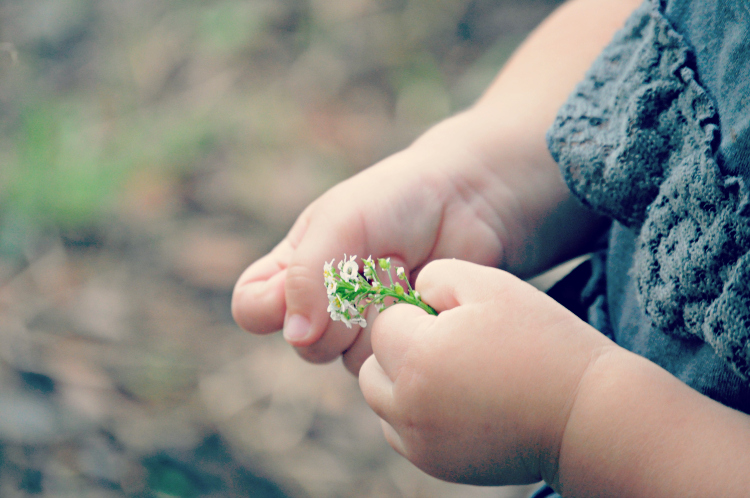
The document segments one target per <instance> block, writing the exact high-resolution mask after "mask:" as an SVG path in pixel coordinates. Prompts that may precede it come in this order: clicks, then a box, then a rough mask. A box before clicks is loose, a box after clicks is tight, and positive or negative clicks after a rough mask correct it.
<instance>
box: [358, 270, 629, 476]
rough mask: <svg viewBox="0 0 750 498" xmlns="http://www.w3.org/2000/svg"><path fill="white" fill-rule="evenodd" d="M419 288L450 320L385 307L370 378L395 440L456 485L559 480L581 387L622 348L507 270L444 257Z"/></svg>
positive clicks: (370, 398)
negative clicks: (602, 359)
mask: <svg viewBox="0 0 750 498" xmlns="http://www.w3.org/2000/svg"><path fill="white" fill-rule="evenodd" d="M416 289H417V290H418V291H419V292H420V293H421V294H422V297H423V299H424V301H425V302H427V303H429V304H430V305H431V306H433V307H434V308H435V309H436V310H438V311H439V312H440V315H439V316H437V317H436V316H431V315H428V314H427V313H425V312H424V311H422V310H421V309H419V308H417V307H415V306H410V305H406V304H400V305H396V306H393V307H391V308H389V309H387V310H386V311H384V312H383V314H382V315H381V316H380V317H379V318H377V320H376V321H375V322H374V325H373V329H372V348H373V351H374V354H373V356H371V357H370V358H369V359H368V360H367V361H366V362H365V364H364V365H363V366H362V370H361V371H360V377H359V382H360V386H361V388H362V392H363V393H364V396H365V399H366V400H367V402H368V404H369V405H370V406H371V407H372V408H373V410H374V411H375V412H376V413H377V414H378V415H379V416H380V418H381V419H382V421H383V430H384V432H385V436H386V439H387V440H388V442H389V443H390V444H391V446H393V448H394V449H395V450H396V451H398V452H399V453H401V454H402V455H403V456H404V457H406V458H407V459H409V460H410V461H411V462H412V463H414V464H415V465H416V466H417V467H419V468H420V469H422V470H424V471H425V472H427V473H429V474H431V475H433V476H435V477H438V478H441V479H444V480H448V481H455V482H463V483H471V484H521V483H530V482H536V481H539V480H540V479H542V478H546V479H548V480H549V479H554V478H555V473H556V472H557V467H558V456H559V451H560V445H561V443H562V436H563V432H564V429H565V426H566V422H567V420H568V415H569V413H570V408H571V406H572V405H573V401H574V399H575V396H576V389H577V387H578V384H579V382H580V380H581V378H582V377H583V375H584V372H585V371H586V369H587V367H588V366H589V365H590V364H591V363H592V362H593V361H594V360H595V359H596V358H597V357H598V356H599V355H600V354H602V352H604V351H606V350H609V348H612V347H614V348H616V347H617V346H615V345H614V343H612V342H611V341H610V340H609V339H607V338H606V337H605V336H603V335H602V334H600V333H599V332H598V331H596V330H595V329H593V328H592V327H590V326H589V325H587V324H586V323H584V322H582V321H581V320H579V319H578V318H577V317H576V316H575V315H573V314H572V313H570V312H569V311H568V310H566V309H565V308H563V307H562V306H561V305H559V304H558V303H556V302H555V301H554V300H552V299H551V298H550V297H548V296H547V295H546V294H544V293H542V292H540V291H538V290H536V289H535V288H534V287H532V286H531V285H529V284H526V283H525V282H523V281H521V280H519V279H517V278H516V277H514V276H512V275H510V274H509V273H506V272H504V271H501V270H496V269H491V268H487V267H482V266H478V265H475V264H471V263H467V262H462V261H456V260H442V261H435V262H433V263H430V264H429V265H428V266H426V267H425V268H424V269H423V270H422V272H421V273H420V274H419V278H418V279H417V283H416Z"/></svg>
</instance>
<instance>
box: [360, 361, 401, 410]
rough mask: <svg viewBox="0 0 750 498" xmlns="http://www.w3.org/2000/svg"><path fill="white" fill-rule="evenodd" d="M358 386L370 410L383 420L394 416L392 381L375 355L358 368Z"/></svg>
mask: <svg viewBox="0 0 750 498" xmlns="http://www.w3.org/2000/svg"><path fill="white" fill-rule="evenodd" d="M359 388H360V390H361V391H362V395H363V396H364V397H365V401H366V402H367V404H368V405H370V408H372V411H374V412H375V413H376V414H377V416H378V417H380V418H381V419H383V420H392V417H393V416H394V410H393V408H394V404H393V382H391V379H389V378H388V376H387V375H386V373H385V372H384V371H383V368H382V367H381V366H380V364H379V363H378V360H377V359H376V358H375V356H370V357H369V358H367V360H365V362H364V363H363V364H362V368H360V369H359Z"/></svg>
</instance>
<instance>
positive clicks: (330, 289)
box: [326, 280, 337, 296]
mask: <svg viewBox="0 0 750 498" xmlns="http://www.w3.org/2000/svg"><path fill="white" fill-rule="evenodd" d="M336 287H337V285H336V282H335V281H333V280H331V281H329V282H326V292H327V293H328V295H329V296H331V295H333V294H334V293H335V292H336Z"/></svg>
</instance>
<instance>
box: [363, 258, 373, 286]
mask: <svg viewBox="0 0 750 498" xmlns="http://www.w3.org/2000/svg"><path fill="white" fill-rule="evenodd" d="M362 264H363V265H364V267H365V278H367V279H370V280H372V281H374V280H375V262H374V261H373V260H372V255H370V256H368V257H367V259H363V260H362Z"/></svg>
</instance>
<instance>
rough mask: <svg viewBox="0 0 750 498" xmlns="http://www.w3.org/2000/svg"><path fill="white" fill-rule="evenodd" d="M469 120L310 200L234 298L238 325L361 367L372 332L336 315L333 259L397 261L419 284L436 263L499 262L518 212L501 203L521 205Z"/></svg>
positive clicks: (303, 351) (318, 358)
mask: <svg viewBox="0 0 750 498" xmlns="http://www.w3.org/2000/svg"><path fill="white" fill-rule="evenodd" d="M461 119H465V118H464V117H463V116H457V117H455V118H453V119H452V120H448V121H446V122H444V123H443V124H441V125H438V126H437V127H436V128H434V129H433V130H431V131H430V132H428V133H427V134H426V135H425V136H423V137H422V138H421V139H419V140H418V141H417V142H415V143H414V144H413V145H412V146H411V147H409V148H407V149H406V150H404V151H402V152H400V153H398V154H395V155H393V156H391V157H389V158H388V159H386V160H384V161H382V162H380V163H378V164H376V165H375V166H373V167H371V168H369V169H367V170H365V171H364V172H362V173H360V174H358V175H356V176H354V177H353V178H350V179H349V180H346V181H344V182H342V183H340V184H339V185H336V186H335V187H333V188H331V189H330V190H329V191H328V192H326V193H325V194H324V195H323V196H321V197H320V198H319V199H317V200H316V201H315V202H313V203H312V204H311V205H310V206H308V208H307V209H305V211H304V212H303V213H302V214H301V215H300V217H299V218H298V219H297V222H296V223H295V224H294V226H293V227H292V229H291V230H290V232H289V234H288V235H287V237H286V238H285V239H284V240H282V241H281V242H280V243H279V244H278V245H277V246H276V248H274V249H273V250H272V251H271V253H269V254H268V255H266V256H265V257H263V258H261V259H260V260H258V261H256V262H255V263H253V264H252V265H251V266H250V267H249V268H248V269H247V270H246V271H245V272H244V273H243V275H242V276H241V277H240V279H239V281H238V283H237V285H236V287H235V292H234V296H233V302H232V309H233V314H234V317H235V319H236V321H237V323H238V324H239V325H240V326H241V327H242V328H244V329H247V330H248V331H251V332H255V333H260V334H265V333H270V332H274V331H276V330H279V329H280V328H282V326H283V328H284V336H285V338H286V340H287V341H288V342H289V343H290V344H291V345H293V346H295V347H296V348H297V350H298V352H299V353H300V355H301V356H303V357H304V358H306V359H307V360H309V361H312V362H325V361H330V360H333V359H335V358H336V357H337V356H338V355H340V354H342V353H344V362H345V364H346V365H347V368H349V369H350V370H351V371H352V372H354V373H356V372H358V371H359V366H360V365H361V364H362V362H364V360H365V359H366V358H367V357H368V356H369V355H370V354H371V349H370V345H369V330H364V331H362V330H359V327H356V326H355V327H354V328H352V329H347V328H346V327H345V326H344V325H343V324H342V323H340V322H332V321H331V320H330V319H329V315H328V313H327V311H326V308H327V298H326V292H325V288H324V285H323V263H324V262H325V261H330V260H331V259H333V258H336V259H337V260H339V259H341V258H342V257H343V256H344V253H346V254H348V255H358V256H361V257H363V258H364V257H367V256H369V255H372V256H373V257H391V258H392V260H393V261H394V263H396V264H397V265H398V266H404V268H405V269H406V270H407V273H410V274H411V276H412V281H413V278H414V276H415V272H416V271H418V270H419V269H420V268H421V267H423V266H424V265H425V264H426V263H428V262H429V261H432V260H434V259H441V258H458V259H464V260H468V261H473V262H476V263H479V264H483V265H490V266H499V265H500V264H501V263H502V261H503V247H504V245H505V241H504V238H505V237H506V235H507V232H508V225H509V224H510V221H509V220H510V219H511V218H513V217H514V216H517V213H514V212H513V210H512V209H506V210H503V209H501V208H499V206H501V205H502V202H501V201H503V200H504V201H505V202H504V203H505V204H507V205H509V206H513V205H514V204H515V202H514V200H513V197H512V194H511V192H510V191H509V190H508V189H504V188H503V185H502V182H501V181H500V179H498V178H497V177H496V175H494V174H493V173H492V172H491V169H490V168H489V166H488V165H487V164H485V163H484V162H483V158H482V157H480V155H479V154H477V153H475V152H473V151H472V149H471V148H470V147H468V146H467V145H466V143H467V142H468V141H467V140H464V139H462V137H461V136H460V135H461V132H460V131H458V130H459V129H464V128H465V126H461V125H460V123H454V122H455V121H460V120H461ZM371 313H374V310H372V311H371ZM369 318H370V319H368V323H371V322H372V318H373V316H370V317H369Z"/></svg>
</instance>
